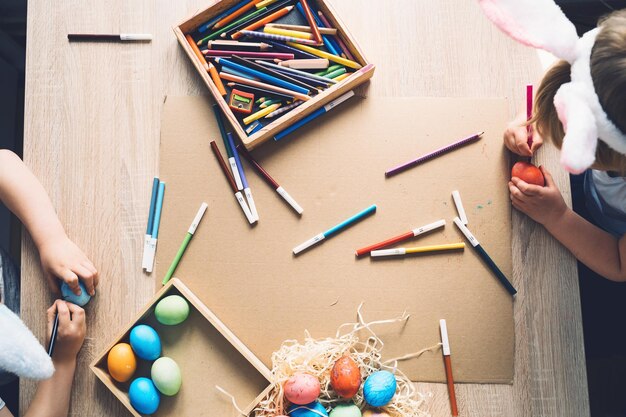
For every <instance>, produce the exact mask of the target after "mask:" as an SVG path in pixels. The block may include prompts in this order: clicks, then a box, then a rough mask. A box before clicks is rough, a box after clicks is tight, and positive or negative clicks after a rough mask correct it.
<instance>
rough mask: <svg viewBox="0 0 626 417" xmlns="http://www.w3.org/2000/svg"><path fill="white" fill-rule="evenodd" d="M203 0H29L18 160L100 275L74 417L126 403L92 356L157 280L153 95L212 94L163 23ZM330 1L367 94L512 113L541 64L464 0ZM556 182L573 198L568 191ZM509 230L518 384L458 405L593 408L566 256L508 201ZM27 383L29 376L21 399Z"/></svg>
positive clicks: (35, 290) (543, 160) (42, 296)
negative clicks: (361, 65) (451, 101)
mask: <svg viewBox="0 0 626 417" xmlns="http://www.w3.org/2000/svg"><path fill="white" fill-rule="evenodd" d="M209 2H210V0H178V1H165V0H133V1H127V0H108V1H94V0H86V1H78V0H54V1H53V0H33V1H30V2H29V5H28V6H29V7H28V47H27V68H26V113H25V132H24V159H25V161H26V163H27V164H28V165H29V166H30V168H31V169H32V170H33V171H34V173H35V174H36V175H37V176H38V177H39V179H40V180H41V182H42V183H43V185H44V187H45V188H46V189H47V190H48V193H49V194H50V197H51V198H52V201H53V204H54V206H55V208H56V210H57V212H58V214H59V217H60V218H61V221H62V223H63V224H64V225H65V228H66V230H67V233H68V234H69V236H70V237H71V238H72V239H73V240H74V241H75V242H76V243H77V244H78V245H79V246H80V247H81V248H82V249H83V250H84V251H85V252H86V253H87V254H88V255H89V256H90V257H91V259H92V260H93V262H94V263H95V265H96V267H97V268H98V269H99V271H100V275H101V281H100V286H99V287H98V295H97V297H96V298H95V299H94V300H93V301H92V302H91V304H90V305H89V306H88V309H87V310H88V313H87V319H88V332H87V338H86V340H85V344H84V346H83V349H82V351H81V353H80V356H79V366H78V369H77V373H76V378H75V382H74V391H73V394H72V403H71V412H70V415H71V416H81V417H84V416H89V417H92V416H125V415H128V412H127V411H125V410H124V409H123V408H122V406H121V405H120V403H119V402H118V400H117V399H116V398H115V397H114V396H113V395H112V394H110V393H109V392H107V390H106V389H105V387H104V385H102V384H101V383H100V382H98V381H97V380H96V378H95V376H94V375H93V374H92V373H91V371H90V370H89V369H88V364H89V362H90V361H91V360H92V359H93V358H94V356H95V355H96V354H97V353H98V352H99V351H100V350H101V349H103V348H104V346H105V345H107V344H108V343H109V342H110V340H111V338H112V337H113V336H114V335H115V334H116V333H117V332H118V330H119V329H121V328H122V326H123V325H125V324H127V322H128V321H129V320H130V319H131V317H133V316H134V315H135V314H136V312H137V311H139V310H140V309H141V308H142V307H143V306H144V304H145V303H146V302H147V301H148V300H149V299H150V298H151V296H152V295H153V294H154V292H155V288H154V279H153V278H152V277H151V276H149V275H146V274H145V273H142V272H141V250H142V245H143V236H144V232H145V224H146V221H147V212H148V205H149V197H150V187H151V184H152V177H153V176H154V175H155V174H157V173H158V150H159V127H160V115H161V110H162V103H163V100H164V97H165V96H167V95H198V94H207V89H206V88H205V86H204V85H202V84H201V82H200V77H199V76H198V75H197V74H196V73H195V70H194V69H193V68H192V66H191V64H190V63H189V62H188V59H187V57H186V56H184V55H183V52H182V49H181V48H180V47H179V46H178V44H177V42H176V39H175V38H174V34H173V32H172V29H171V28H172V26H173V25H174V24H177V23H179V22H180V21H182V20H183V19H186V18H187V17H189V16H190V15H192V14H194V13H195V12H196V11H197V10H199V9H202V8H205V7H207V6H208V5H209ZM332 4H333V6H334V7H335V8H336V9H337V11H338V13H339V15H340V16H341V18H342V19H343V20H344V22H345V23H346V24H347V26H348V28H350V31H351V32H352V34H353V35H354V37H355V38H356V39H357V40H358V41H359V44H360V45H361V46H362V47H363V49H364V51H365V53H366V56H367V57H368V58H369V60H370V61H371V62H374V63H375V64H376V65H377V71H376V74H375V76H374V78H373V80H372V82H371V84H370V86H369V87H368V88H367V94H368V95H371V96H445V97H494V96H498V97H501V96H506V97H509V98H511V100H510V103H511V108H510V112H511V115H513V114H514V113H515V111H516V109H518V108H520V107H521V103H522V102H523V98H524V93H525V88H524V86H525V85H526V84H527V83H529V82H533V81H536V80H537V79H538V78H539V77H540V68H539V63H538V60H537V57H536V54H535V52H534V51H532V50H530V49H528V48H523V47H521V46H519V45H517V44H515V43H514V42H513V41H511V40H509V39H508V38H506V37H505V36H504V35H502V34H501V33H500V32H498V31H497V30H496V29H495V28H494V27H492V25H491V24H490V23H488V22H487V20H486V19H485V18H484V17H483V16H482V14H481V12H480V10H479V8H478V5H477V2H475V1H473V0H462V1H459V0H437V1H432V0H395V1H393V2H390V1H374V0H332ZM70 32H74V33H81V32H88V33H120V32H135V33H152V34H153V35H154V40H153V41H152V43H149V44H109V43H98V44H90V43H83V44H78V43H73V44H69V43H68V42H67V38H66V35H67V33H70ZM503 129H504V126H503ZM557 161H558V155H557V151H556V150H555V149H554V148H552V147H549V146H544V148H543V149H542V150H541V151H540V152H539V154H538V157H537V160H536V162H537V163H540V164H545V165H546V166H547V167H548V168H549V169H551V170H552V172H553V173H555V174H556V175H555V179H556V181H557V184H558V185H559V187H560V188H561V189H562V190H563V189H565V188H569V187H567V184H568V182H567V175H566V174H565V173H564V171H562V170H560V169H559V167H558V162H557ZM503 186H506V185H505V184H503ZM564 195H565V197H566V200H569V199H570V196H569V192H568V191H565V192H564ZM513 229H514V233H513V235H514V239H513V242H512V247H513V249H512V256H513V266H514V271H513V283H514V285H515V286H516V287H517V288H518V290H519V293H518V295H517V299H516V301H515V311H514V316H515V329H516V340H515V347H516V353H515V379H514V383H513V385H512V386H510V385H458V386H457V395H458V398H459V402H460V411H461V415H462V416H481V417H489V416H507V417H508V416H524V417H526V416H534V417H539V416H568V417H569V416H585V415H589V400H588V394H587V382H586V372H585V359H584V351H583V340H582V324H581V313H580V300H579V293H578V280H577V276H576V264H575V260H574V258H573V257H572V256H571V255H570V254H569V253H568V252H567V251H565V250H564V249H563V248H562V247H561V246H560V245H559V244H558V243H557V242H556V241H555V240H554V239H552V238H551V237H550V236H549V235H548V234H547V233H546V232H545V230H544V229H543V228H542V227H541V226H538V225H536V224H535V223H534V222H533V221H531V220H529V219H528V218H526V217H525V216H523V215H520V214H519V213H517V212H514V213H513ZM22 249H23V252H22V317H23V319H24V321H25V322H26V324H27V325H28V326H29V327H30V328H31V329H32V330H33V332H34V333H35V335H37V336H38V337H39V338H40V339H41V340H43V339H44V338H45V310H46V308H47V307H48V306H49V305H50V304H51V303H52V301H53V300H52V297H51V295H50V292H49V290H48V288H47V287H46V284H45V282H44V280H43V277H42V273H41V268H40V264H39V257H38V254H37V252H36V250H35V248H34V246H33V243H32V241H31V239H30V238H29V237H28V236H26V234H25V236H24V239H23V244H22ZM156 273H163V271H156ZM485 349H488V347H485ZM418 388H419V389H420V390H421V391H422V392H425V393H431V394H432V395H431V396H430V398H428V405H429V411H430V412H431V414H432V415H433V416H446V415H449V402H448V394H447V389H446V387H445V385H442V384H425V383H419V384H418ZM34 389H35V384H34V383H32V382H29V381H22V383H21V391H20V395H21V397H20V404H21V409H22V410H25V409H26V407H27V405H28V404H29V402H30V400H31V398H32V396H33V393H34ZM22 412H23V411H22Z"/></svg>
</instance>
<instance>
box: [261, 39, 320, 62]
mask: <svg viewBox="0 0 626 417" xmlns="http://www.w3.org/2000/svg"><path fill="white" fill-rule="evenodd" d="M266 42H267V43H269V44H270V45H272V46H273V47H274V49H275V50H278V51H283V52H289V53H292V54H294V55H295V56H296V57H299V58H310V59H314V58H319V57H318V56H315V55H313V54H310V53H308V52H304V51H301V50H299V49H296V48H292V47H291V46H289V45H285V44H284V43H280V42H275V41H271V40H267V41H266Z"/></svg>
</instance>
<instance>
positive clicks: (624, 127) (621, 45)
mask: <svg viewBox="0 0 626 417" xmlns="http://www.w3.org/2000/svg"><path fill="white" fill-rule="evenodd" d="M599 27H600V28H601V29H600V33H598V36H597V37H596V42H595V44H594V46H593V49H592V51H591V78H592V80H593V86H594V88H595V90H596V94H597V95H598V98H599V99H600V104H601V105H602V108H603V110H604V111H605V113H606V114H607V116H608V117H609V119H610V120H611V121H612V122H613V124H615V126H617V127H618V128H619V129H620V130H621V131H622V133H625V134H626V9H624V10H620V11H617V12H614V13H612V14H610V15H608V16H607V17H606V18H604V19H602V20H601V21H600V22H599ZM568 82H570V65H569V64H568V63H567V62H566V61H559V62H558V63H557V64H556V65H554V66H553V67H552V68H551V69H550V70H549V71H548V72H547V73H546V75H545V77H544V78H543V80H542V81H541V85H540V86H539V89H538V90H537V96H536V98H535V117H534V118H533V120H531V123H536V126H537V131H538V132H539V134H540V135H541V136H542V137H544V138H546V139H549V140H551V141H552V142H553V143H554V144H555V145H556V146H557V147H558V148H559V149H560V148H561V146H562V145H563V137H564V136H565V131H564V130H563V125H562V124H561V122H560V120H559V117H558V115H557V112H556V108H555V107H554V95H555V94H556V92H557V90H558V89H559V87H561V85H563V84H565V83H568ZM592 168H594V169H599V170H603V171H616V172H618V173H619V175H622V176H624V175H626V156H625V155H622V154H621V153H619V152H616V151H614V150H613V149H612V148H610V147H609V146H608V145H607V144H606V143H604V142H603V141H598V146H597V148H596V160H595V162H594V164H593V166H592Z"/></svg>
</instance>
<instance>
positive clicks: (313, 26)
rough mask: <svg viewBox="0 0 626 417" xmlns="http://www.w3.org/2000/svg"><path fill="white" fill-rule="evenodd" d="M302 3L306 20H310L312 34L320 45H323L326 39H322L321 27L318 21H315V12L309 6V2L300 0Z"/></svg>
mask: <svg viewBox="0 0 626 417" xmlns="http://www.w3.org/2000/svg"><path fill="white" fill-rule="evenodd" d="M300 4H301V5H302V9H304V15H305V16H306V20H307V21H308V22H309V26H310V27H311V34H312V35H313V39H314V40H315V42H317V43H318V45H322V44H323V43H324V41H323V40H322V34H321V33H320V30H319V28H318V27H317V23H316V22H315V17H313V12H312V11H311V8H310V7H309V3H307V1H306V0H300Z"/></svg>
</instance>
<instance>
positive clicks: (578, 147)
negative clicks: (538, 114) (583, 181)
mask: <svg viewBox="0 0 626 417" xmlns="http://www.w3.org/2000/svg"><path fill="white" fill-rule="evenodd" d="M479 3H480V6H481V7H482V9H483V11H484V12H485V14H486V15H487V17H488V18H489V19H490V20H491V21H492V22H493V23H495V24H496V26H498V27H499V28H500V29H501V30H502V31H503V32H504V33H506V34H507V35H509V36H510V37H512V38H513V39H515V40H517V41H518V42H520V43H522V44H524V45H528V46H532V47H535V48H540V49H544V50H546V51H548V52H550V53H552V54H553V55H555V56H557V57H558V58H561V59H564V60H566V61H567V62H569V63H570V64H571V67H572V69H571V78H572V81H571V82H569V83H567V84H563V85H562V86H561V88H559V90H558V91H557V93H556V95H555V97H554V106H555V107H556V110H557V113H558V115H559V119H560V120H561V123H563V127H564V128H565V132H566V133H565V138H564V139H563V147H562V149H561V165H562V166H563V167H564V168H565V169H566V170H567V171H569V172H571V173H573V174H579V173H581V172H583V171H584V170H585V169H587V168H589V167H590V166H591V164H593V162H594V161H595V154H596V146H597V143H598V139H600V140H602V141H603V142H605V143H606V144H607V145H609V146H610V147H611V148H613V149H614V150H616V151H617V152H619V153H621V154H623V155H626V135H625V134H624V133H623V132H621V131H620V130H619V129H618V128H617V127H616V126H615V125H614V124H613V123H612V122H611V120H609V118H608V116H607V115H606V113H605V112H604V110H603V109H602V106H601V105H600V100H599V99H598V96H597V94H596V92H595V89H594V87H593V80H592V79H591V68H590V58H591V49H592V47H593V44H594V42H595V39H596V36H597V34H598V32H599V29H598V28H596V29H593V30H591V31H589V32H587V33H585V34H584V35H583V37H582V38H579V37H578V35H577V34H576V28H575V27H574V25H573V24H572V22H570V21H569V20H568V19H567V17H565V14H563V12H562V11H561V9H560V8H559V6H557V5H556V4H555V3H554V2H553V1H552V0H479Z"/></svg>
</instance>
